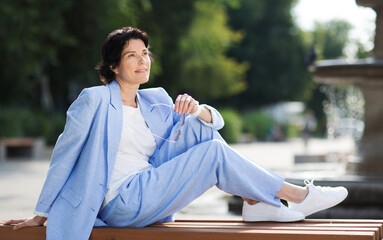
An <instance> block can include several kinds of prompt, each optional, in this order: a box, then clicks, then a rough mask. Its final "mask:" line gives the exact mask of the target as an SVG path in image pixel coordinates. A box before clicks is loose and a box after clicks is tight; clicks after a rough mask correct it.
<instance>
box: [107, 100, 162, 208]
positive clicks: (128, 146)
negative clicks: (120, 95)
mask: <svg viewBox="0 0 383 240" xmlns="http://www.w3.org/2000/svg"><path fill="white" fill-rule="evenodd" d="M156 148H157V145H156V142H155V140H154V137H153V135H152V133H151V131H150V129H149V128H148V126H147V125H146V123H145V120H144V118H143V116H142V114H141V111H140V109H139V107H137V108H133V107H129V106H124V105H123V123H122V135H121V140H120V145H119V147H118V152H117V157H116V163H115V164H114V169H113V172H112V176H111V178H110V182H109V185H108V188H107V191H106V195H105V198H104V201H103V203H102V208H104V207H105V206H106V205H107V204H108V203H109V202H110V201H111V200H113V199H114V198H115V197H116V196H117V195H118V193H119V190H120V187H121V185H122V183H123V182H124V181H125V180H127V179H128V178H129V177H130V176H132V175H134V174H137V173H139V172H142V171H143V170H145V169H149V168H151V167H152V165H151V164H150V163H149V158H150V157H151V156H152V155H153V153H154V151H155V150H156Z"/></svg>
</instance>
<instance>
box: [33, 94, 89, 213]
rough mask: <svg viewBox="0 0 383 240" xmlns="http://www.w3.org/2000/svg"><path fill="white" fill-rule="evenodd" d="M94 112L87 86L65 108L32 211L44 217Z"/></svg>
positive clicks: (74, 159)
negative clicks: (65, 115)
mask: <svg viewBox="0 0 383 240" xmlns="http://www.w3.org/2000/svg"><path fill="white" fill-rule="evenodd" d="M94 115H95V107H94V106H93V104H92V95H91V90H90V89H84V90H83V91H82V92H81V94H80V95H79V97H78V98H77V99H76V100H75V101H74V102H73V103H72V105H71V106H70V107H69V109H68V111H67V120H66V124H65V128H64V131H63V133H62V134H61V135H60V136H59V138H58V140H57V142H56V145H55V147H54V150H53V154H52V158H51V163H50V167H49V170H48V173H47V177H46V180H45V183H44V185H43V188H42V191H41V193H40V197H39V199H38V202H37V205H36V208H35V213H37V214H38V215H40V216H41V215H42V216H47V215H48V213H49V211H50V209H51V206H52V204H53V202H54V201H55V199H56V198H57V196H58V194H59V193H60V191H61V189H62V188H63V186H64V184H65V182H66V181H67V179H68V178H69V176H70V174H71V172H72V169H73V166H74V165H75V164H76V161H77V159H78V157H79V155H80V154H81V151H82V149H83V146H84V144H85V142H86V140H87V138H88V135H89V131H90V128H91V124H92V122H93V118H94Z"/></svg>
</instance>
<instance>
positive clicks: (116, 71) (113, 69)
mask: <svg viewBox="0 0 383 240" xmlns="http://www.w3.org/2000/svg"><path fill="white" fill-rule="evenodd" d="M109 68H110V70H112V72H114V74H118V70H117V68H116V67H113V65H110V66H109Z"/></svg>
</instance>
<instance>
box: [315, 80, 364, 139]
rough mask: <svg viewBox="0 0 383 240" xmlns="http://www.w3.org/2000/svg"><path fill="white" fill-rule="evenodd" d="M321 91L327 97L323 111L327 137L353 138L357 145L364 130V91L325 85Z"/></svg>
mask: <svg viewBox="0 0 383 240" xmlns="http://www.w3.org/2000/svg"><path fill="white" fill-rule="evenodd" d="M320 91H321V92H323V93H324V94H325V95H326V96H327V100H326V101H324V102H323V109H324V112H325V113H326V116H327V136H328V137H329V138H336V137H344V136H347V137H352V138H353V139H354V140H355V142H356V143H358V141H359V140H360V138H361V137H362V133H363V129H364V122H363V120H364V98H363V93H362V91H361V90H360V89H359V88H358V87H356V86H353V85H349V84H337V85H335V86H334V85H323V86H321V87H320Z"/></svg>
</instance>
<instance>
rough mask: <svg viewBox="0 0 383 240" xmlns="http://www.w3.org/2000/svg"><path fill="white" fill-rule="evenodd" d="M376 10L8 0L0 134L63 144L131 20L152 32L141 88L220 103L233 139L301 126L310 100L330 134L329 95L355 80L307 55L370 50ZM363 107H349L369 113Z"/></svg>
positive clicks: (2, 15) (278, 2) (234, 0)
mask: <svg viewBox="0 0 383 240" xmlns="http://www.w3.org/2000/svg"><path fill="white" fill-rule="evenodd" d="M334 5H339V7H338V6H334ZM345 13H347V14H345ZM354 20H356V21H354ZM352 21H353V22H352ZM374 22H375V12H374V11H373V10H372V9H368V8H362V7H358V6H357V5H356V4H355V2H354V1H353V0H342V1H336V3H334V2H331V1H314V0H301V1H297V0H256V1H253V0H203V1H202V0H201V1H198V0H182V1H171V0H161V1H154V0H108V1H107V0H100V1H97V3H95V2H94V1H90V0H76V1H74V0H67V1H58V0H17V1H15V0H5V1H2V3H1V4H0V24H1V27H0V29H1V30H0V34H1V36H0V38H1V44H0V52H1V56H2V57H1V58H0V72H1V80H0V137H21V136H31V137H42V138H43V139H45V141H46V143H47V144H48V145H52V144H54V143H55V141H56V139H57V136H58V135H59V134H60V133H61V131H62V130H63V126H64V124H65V112H66V110H67V108H68V107H69V105H70V104H71V103H72V102H73V100H74V99H75V98H76V97H77V96H78V94H79V93H80V91H81V90H82V89H83V88H84V87H89V86H94V85H100V84H101V82H100V81H99V78H98V74H97V72H96V71H95V70H94V67H95V65H96V64H97V63H98V62H99V61H100V59H101V57H100V55H101V54H100V49H101V46H102V43H103V40H104V39H105V37H106V36H107V34H108V33H109V32H111V31H112V30H113V29H116V28H120V27H123V26H135V27H138V28H141V29H143V30H145V31H146V32H147V33H148V34H149V36H150V45H151V51H152V52H153V54H154V58H155V62H154V64H153V66H152V73H151V79H150V82H149V83H148V84H146V85H143V86H142V88H146V87H155V86H162V87H164V88H165V89H166V90H167V91H168V92H169V94H170V95H171V96H172V97H173V98H174V97H176V96H177V95H178V94H179V93H183V92H187V93H189V94H191V95H192V96H194V97H195V98H196V99H198V100H199V101H200V102H203V103H208V104H211V105H213V106H215V107H216V108H218V109H219V110H221V112H222V114H223V117H224V118H225V120H226V127H225V128H224V129H223V130H222V134H223V135H224V137H225V139H226V140H227V141H228V142H230V143H235V142H238V141H242V142H243V141H245V142H246V141H255V140H256V141H280V140H286V139H290V138H296V137H299V136H300V132H301V130H302V129H303V128H304V116H305V112H306V111H307V110H308V109H310V111H312V113H313V116H314V117H315V119H316V122H317V124H316V126H315V129H313V135H314V136H316V137H325V136H326V134H327V128H326V126H327V118H326V114H325V111H326V109H325V108H324V105H326V104H327V103H329V102H330V101H329V99H328V98H329V95H330V94H338V95H339V94H348V93H347V92H348V91H354V92H355V91H357V90H355V89H345V87H343V88H342V86H340V87H335V88H334V87H332V88H331V89H328V87H326V86H323V84H319V83H315V82H313V81H312V76H311V75H310V73H309V71H308V66H309V65H310V64H312V63H313V61H314V59H315V60H321V59H328V58H331V59H334V58H345V57H346V58H349V59H353V58H364V57H366V56H368V55H369V52H370V51H371V49H372V47H373V33H374V26H375V25H374ZM328 107H329V106H327V108H328ZM355 111H358V110H355ZM358 114H359V115H358V116H347V114H344V116H341V118H351V117H352V118H356V119H357V120H361V119H363V116H362V114H363V113H362V112H360V113H358ZM334 124H335V123H334ZM332 131H334V130H332ZM332 134H335V133H333V132H332Z"/></svg>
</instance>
